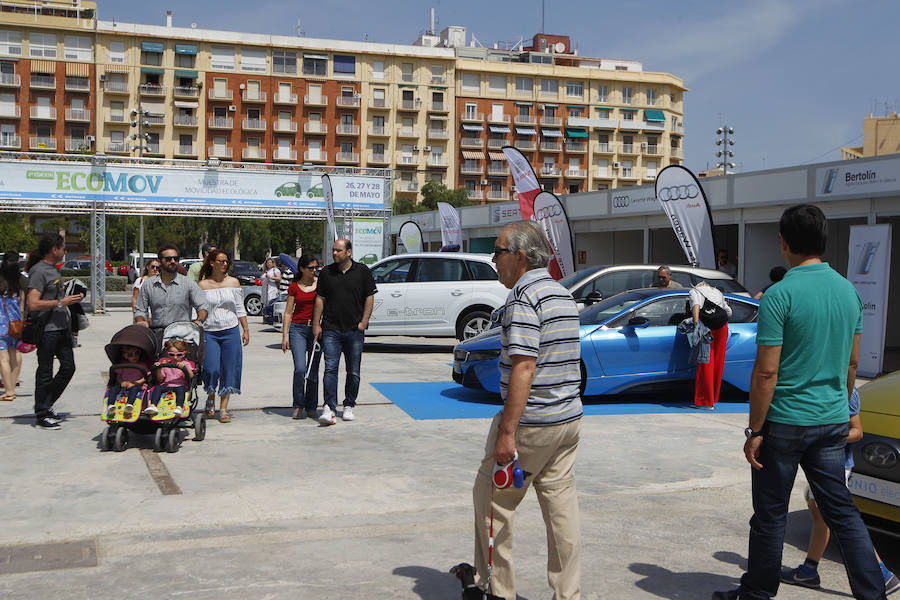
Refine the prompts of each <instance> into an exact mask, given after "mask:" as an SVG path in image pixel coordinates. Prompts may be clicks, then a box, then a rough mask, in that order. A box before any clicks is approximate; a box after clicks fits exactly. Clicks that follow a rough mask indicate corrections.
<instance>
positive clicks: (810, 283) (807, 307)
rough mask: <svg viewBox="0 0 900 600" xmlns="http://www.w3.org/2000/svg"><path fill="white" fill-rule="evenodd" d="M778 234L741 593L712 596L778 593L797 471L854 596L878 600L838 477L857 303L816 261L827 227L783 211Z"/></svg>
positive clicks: (814, 217) (817, 217)
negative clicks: (780, 267)
mask: <svg viewBox="0 0 900 600" xmlns="http://www.w3.org/2000/svg"><path fill="white" fill-rule="evenodd" d="M779 231H780V233H781V254H782V256H784V259H785V260H786V261H787V263H788V265H790V270H789V271H788V272H787V274H786V275H785V277H784V279H783V280H781V281H779V282H778V283H776V284H775V285H773V286H772V287H770V288H769V289H768V291H767V292H766V293H765V295H764V296H763V298H762V302H761V303H760V307H759V317H758V324H759V326H758V332H757V336H756V343H757V352H756V364H755V365H754V366H753V375H752V376H751V380H750V426H749V427H747V429H745V430H744V434H745V435H746V443H745V444H744V455H745V456H746V458H747V462H749V463H750V465H751V466H752V467H753V469H752V471H751V475H752V480H751V481H752V486H753V510H754V513H753V518H752V519H750V551H749V556H748V569H747V572H746V573H744V575H743V576H742V577H741V586H740V588H738V589H736V590H730V591H727V592H715V593H714V594H713V596H712V597H713V599H714V600H716V599H732V598H741V599H747V598H772V597H773V596H775V594H776V593H777V592H778V584H779V582H780V577H781V551H782V545H783V543H784V528H785V522H786V520H787V510H788V500H789V499H790V495H791V488H793V485H794V478H795V476H796V475H797V467H798V466H801V467H803V471H804V472H805V473H806V478H807V480H808V481H809V484H810V487H811V488H812V491H813V494H814V495H815V497H816V500H817V503H818V505H819V508H820V509H821V511H822V514H823V516H824V517H825V520H826V522H827V523H828V525H829V526H830V527H831V530H832V531H833V532H834V534H835V536H836V538H837V539H838V540H839V542H840V546H841V553H842V554H843V556H844V566H845V568H846V569H847V576H848V577H849V579H850V588H851V589H852V590H853V595H854V597H856V598H872V599H883V598H884V578H883V577H882V573H881V568H880V567H879V566H878V562H877V560H876V559H875V550H874V548H873V547H872V540H871V539H870V538H869V533H868V531H867V530H866V527H865V525H864V524H863V521H862V518H861V517H860V516H859V511H858V510H857V509H856V507H855V506H854V505H853V500H852V499H851V498H850V491H849V490H848V489H847V486H846V483H845V476H844V447H845V446H846V443H847V435H848V433H849V421H850V416H849V412H848V406H849V403H848V400H849V391H852V390H853V385H854V381H855V379H856V365H857V363H858V361H859V337H860V333H862V302H861V301H860V298H859V294H858V293H857V292H856V289H855V288H854V287H853V285H852V284H851V283H850V282H849V281H847V280H846V279H845V278H844V277H842V276H841V275H839V274H838V273H837V272H835V271H834V270H833V269H832V268H831V267H830V266H829V265H828V263H826V262H823V261H822V254H823V253H824V252H825V241H826V236H827V223H826V220H825V215H824V214H822V211H821V210H819V208H818V207H816V206H813V205H811V204H804V205H799V206H794V207H791V208H789V209H787V210H786V211H784V214H782V215H781V221H780V222H779Z"/></svg>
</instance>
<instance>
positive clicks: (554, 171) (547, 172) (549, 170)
mask: <svg viewBox="0 0 900 600" xmlns="http://www.w3.org/2000/svg"><path fill="white" fill-rule="evenodd" d="M561 174H562V169H560V168H559V167H541V168H540V169H539V170H538V176H539V177H559V176H560V175H561Z"/></svg>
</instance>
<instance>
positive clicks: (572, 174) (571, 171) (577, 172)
mask: <svg viewBox="0 0 900 600" xmlns="http://www.w3.org/2000/svg"><path fill="white" fill-rule="evenodd" d="M565 176H566V177H567V178H568V179H584V178H585V177H587V169H579V168H578V167H569V168H567V169H566V172H565Z"/></svg>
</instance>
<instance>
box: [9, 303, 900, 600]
mask: <svg viewBox="0 0 900 600" xmlns="http://www.w3.org/2000/svg"><path fill="white" fill-rule="evenodd" d="M129 316H130V312H128V311H127V310H120V309H113V310H112V311H111V313H110V314H109V315H107V316H98V317H92V318H91V327H90V328H89V329H87V330H85V331H84V332H82V334H81V336H80V341H81V343H82V347H81V348H79V349H77V350H76V362H77V364H78V372H77V373H76V375H75V378H74V379H73V382H72V384H71V385H70V387H69V389H68V390H67V392H66V394H65V395H64V397H63V398H62V400H61V401H60V402H59V403H58V406H57V407H58V409H59V410H60V411H61V412H63V413H68V414H69V416H68V418H67V420H66V422H65V423H64V424H63V428H62V430H60V431H42V430H37V429H35V428H34V427H32V421H33V419H32V418H31V417H30V414H31V408H32V407H31V401H32V398H31V395H30V394H31V390H32V387H33V370H34V365H35V362H34V355H33V354H31V355H27V356H26V365H25V368H24V369H23V375H22V386H21V388H20V395H19V398H18V399H17V400H16V401H15V402H13V403H0V440H2V442H3V443H2V446H3V448H4V449H5V450H6V452H5V454H6V456H7V460H5V461H3V463H2V465H0V476H2V481H3V482H4V483H5V484H6V485H5V486H4V492H3V494H2V498H3V501H2V502H0V522H2V523H3V528H2V530H0V546H2V547H0V596H2V597H3V598H37V597H49V598H64V597H65V598H70V597H91V598H117V599H119V598H123V597H124V598H138V597H140V598H177V597H181V596H190V597H192V598H201V599H202V598H216V599H217V600H220V599H222V598H248V597H251V598H297V597H299V598H351V599H356V598H359V599H364V598H365V599H369V598H380V597H391V598H410V599H415V598H422V599H425V598H428V599H444V598H446V599H448V600H449V599H452V598H459V596H460V588H459V586H458V584H457V583H456V581H455V580H454V579H453V578H452V576H450V575H448V574H447V569H448V568H449V567H450V566H452V565H453V564H455V563H457V562H460V561H471V558H472V508H471V486H472V482H473V477H474V472H475V469H476V467H477V465H478V461H479V459H480V456H481V453H482V449H483V445H484V438H485V435H486V431H487V427H488V420H486V419H450V420H431V421H416V420H413V419H411V418H410V417H409V416H407V414H406V413H405V412H403V411H402V410H400V409H399V408H398V407H397V406H394V405H392V404H390V403H389V402H388V401H387V399H386V398H385V397H383V396H381V395H380V394H379V393H378V392H377V391H376V390H375V389H374V388H373V387H371V385H370V384H371V383H375V382H388V381H446V380H448V379H449V377H450V367H449V363H450V360H451V355H450V349H451V347H452V341H451V340H431V341H429V340H422V339H418V338H370V343H369V344H367V350H366V352H365V354H364V356H363V366H362V378H363V382H362V386H361V392H360V398H359V403H360V407H359V409H358V410H357V416H358V420H357V421H355V422H352V423H345V422H341V421H338V423H337V425H335V426H333V427H320V426H318V424H317V423H315V422H312V421H309V420H304V421H294V420H291V419H290V418H289V408H287V407H288V406H289V405H290V386H291V360H290V357H289V356H286V355H283V354H282V352H281V350H280V334H278V333H275V332H274V331H273V330H271V328H268V327H264V326H262V325H261V324H260V323H259V319H258V318H256V319H252V322H253V324H252V326H251V330H252V339H251V345H250V346H249V347H248V348H247V350H246V352H245V355H244V370H243V384H242V388H243V393H242V394H241V395H240V396H237V397H235V398H233V400H232V407H233V408H235V409H237V411H236V412H235V413H234V422H232V423H230V424H220V423H218V422H210V424H209V428H208V432H207V439H206V440H205V441H203V442H192V441H190V439H188V440H187V441H185V442H184V444H183V446H182V448H181V450H180V451H179V452H178V453H177V454H159V455H154V456H155V457H156V458H158V459H159V460H160V461H161V462H162V464H163V465H164V467H165V468H166V469H167V470H168V473H169V474H170V475H171V478H172V480H174V482H175V483H176V484H177V486H178V488H179V489H180V491H181V493H180V494H171V495H163V494H162V493H161V492H160V489H159V488H158V486H157V485H156V483H155V482H154V479H153V478H152V477H151V476H150V473H149V471H148V468H147V464H146V463H145V459H144V455H143V454H142V450H141V448H144V449H147V448H151V447H152V440H150V439H149V438H139V439H136V440H135V442H136V444H135V446H136V447H132V448H129V449H128V450H126V451H125V452H122V453H101V452H99V450H98V442H97V440H98V434H99V432H100V431H101V429H102V425H101V423H100V420H99V417H98V416H97V413H98V412H99V408H100V404H101V401H102V394H103V381H102V379H101V372H104V371H105V369H106V367H107V366H108V364H107V361H106V357H105V355H104V354H103V350H102V348H103V345H104V344H105V343H106V342H107V341H108V339H109V337H110V336H111V335H112V333H113V332H114V331H115V330H117V329H118V328H120V327H121V326H123V325H124V324H126V323H127V322H128V318H129ZM342 385H343V383H341V386H342ZM320 394H321V392H320ZM422 400H423V402H426V401H427V400H428V399H427V398H423V399H422ZM245 409H246V410H245ZM745 421H746V416H745V415H735V414H730V415H726V414H717V413H705V412H704V413H696V414H694V413H691V414H666V415H621V416H602V417H599V416H598V417H586V418H585V422H584V427H583V435H582V444H581V447H580V449H579V456H578V467H577V477H578V488H579V498H580V507H581V519H582V535H583V537H582V540H583V545H584V551H583V557H584V560H583V579H582V583H583V590H584V597H585V598H708V597H709V594H710V592H711V591H712V590H715V589H728V588H730V587H732V586H733V585H735V583H736V578H737V577H738V576H739V575H740V573H741V568H742V567H743V566H744V563H745V557H746V547H747V533H748V526H747V520H748V519H749V517H750V514H751V507H750V496H749V489H750V477H749V467H748V466H747V464H746V462H745V461H744V459H743V456H742V454H741V446H742V444H743V434H742V429H743V427H744V425H745ZM188 438H190V436H188ZM799 479H802V476H801V478H799ZM802 491H803V489H802V485H800V484H799V483H798V485H797V486H796V488H795V493H794V497H793V498H792V504H791V508H792V515H791V517H790V519H789V528H788V536H787V540H786V545H785V561H784V562H785V564H787V565H791V566H796V565H797V564H799V563H800V562H801V561H802V559H803V557H804V551H805V547H806V536H807V533H808V526H809V518H808V516H807V514H806V512H805V503H804V502H803V500H802ZM63 542H68V544H61V543H63ZM878 543H879V548H880V550H881V551H882V553H883V554H886V555H887V559H888V561H889V565H891V566H893V567H894V568H895V569H896V568H900V561H898V558H900V557H898V553H897V550H896V549H893V550H892V549H891V548H893V547H894V546H896V544H895V543H892V542H889V541H884V540H879V541H878ZM21 544H46V546H44V547H42V548H38V549H28V548H26V549H21V548H18V547H16V546H18V545H21ZM11 554H15V556H16V557H17V558H16V560H15V561H4V560H3V556H9V555H11ZM36 554H37V555H40V556H41V557H42V558H40V559H35V558H34V555H36ZM515 556H516V561H517V562H516V570H517V578H518V588H519V594H520V596H521V597H522V598H528V599H537V598H550V597H551V594H550V592H549V589H548V588H547V585H546V542H545V533H544V529H543V523H542V521H541V516H540V510H539V508H538V506H537V502H536V501H535V499H534V496H533V494H529V496H528V497H527V498H526V500H525V502H524V503H523V506H522V507H521V509H520V513H519V515H518V517H517V523H516V545H515ZM23 557H24V558H23ZM835 560H839V557H838V556H837V553H836V552H835V551H834V550H833V549H829V553H828V554H827V555H826V560H824V561H823V564H822V566H821V567H820V572H821V574H822V577H823V585H824V587H826V588H828V589H829V590H831V591H833V592H834V593H837V594H841V595H846V594H848V593H849V586H848V584H847V580H846V576H845V575H844V573H843V568H842V566H841V565H840V564H838V563H836V562H835ZM28 561H31V562H28ZM13 564H19V565H26V567H27V568H33V569H43V570H33V571H29V572H20V573H14V572H10V571H11V570H15V569H12V565H13ZM91 565H96V566H91ZM4 568H5V570H4ZM821 593H822V592H815V591H811V590H803V589H797V588H788V587H785V588H783V591H782V594H781V596H782V597H789V598H818V597H820V594H821Z"/></svg>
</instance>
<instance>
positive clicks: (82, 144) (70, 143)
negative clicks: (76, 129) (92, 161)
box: [65, 137, 91, 152]
mask: <svg viewBox="0 0 900 600" xmlns="http://www.w3.org/2000/svg"><path fill="white" fill-rule="evenodd" d="M65 142H66V152H77V151H79V150H80V151H84V150H90V149H91V143H90V142H89V141H87V139H86V138H72V137H67V138H66V140H65Z"/></svg>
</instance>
